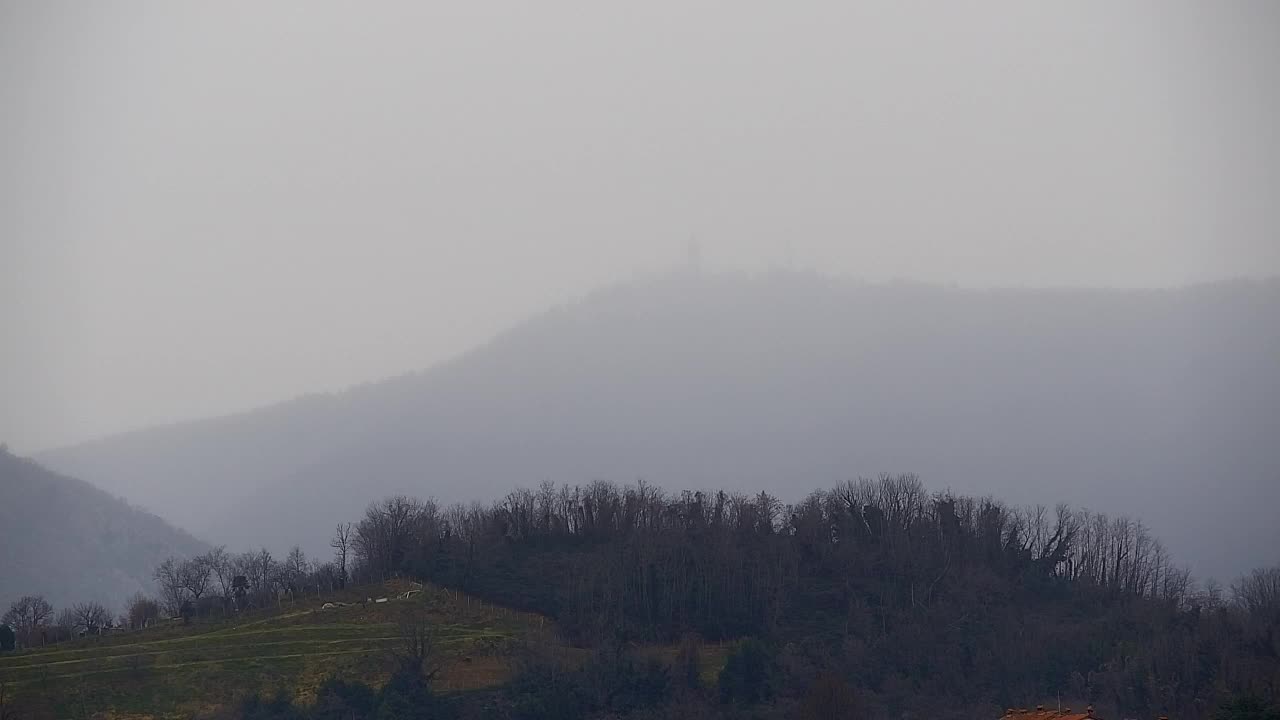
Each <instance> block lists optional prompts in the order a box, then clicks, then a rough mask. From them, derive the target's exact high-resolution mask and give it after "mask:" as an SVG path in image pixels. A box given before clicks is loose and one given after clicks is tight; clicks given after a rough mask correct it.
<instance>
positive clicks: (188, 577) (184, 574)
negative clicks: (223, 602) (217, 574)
mask: <svg viewBox="0 0 1280 720" xmlns="http://www.w3.org/2000/svg"><path fill="white" fill-rule="evenodd" d="M178 577H179V579H180V581H181V583H182V587H183V589H184V590H186V591H187V593H189V594H190V595H191V599H192V600H193V601H194V602H197V603H198V602H200V598H202V597H204V594H205V593H206V592H208V590H209V583H210V581H211V580H212V573H211V572H210V567H209V563H208V562H207V561H206V560H205V558H204V556H199V557H194V558H191V559H190V560H185V561H183V562H182V564H181V565H179V566H178Z"/></svg>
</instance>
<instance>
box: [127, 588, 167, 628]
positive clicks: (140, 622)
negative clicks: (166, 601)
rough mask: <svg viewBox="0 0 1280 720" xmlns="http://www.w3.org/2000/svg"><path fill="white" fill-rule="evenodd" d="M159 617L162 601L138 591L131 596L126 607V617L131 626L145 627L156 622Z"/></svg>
mask: <svg viewBox="0 0 1280 720" xmlns="http://www.w3.org/2000/svg"><path fill="white" fill-rule="evenodd" d="M159 617H160V603H158V602H156V601H155V600H152V599H151V598H149V597H147V596H146V595H143V594H142V593H136V594H134V596H133V597H131V598H129V603H128V605H127V606H126V609H125V618H126V619H127V620H128V624H129V627H132V628H144V627H147V626H148V625H150V624H151V623H153V622H155V621H156V620H157V619H158V618H159Z"/></svg>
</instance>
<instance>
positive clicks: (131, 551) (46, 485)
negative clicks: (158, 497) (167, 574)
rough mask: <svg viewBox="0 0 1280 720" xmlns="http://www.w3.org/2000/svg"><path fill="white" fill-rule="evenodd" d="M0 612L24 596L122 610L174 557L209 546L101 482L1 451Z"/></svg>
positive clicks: (56, 603) (60, 605) (148, 587)
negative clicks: (160, 566) (61, 472)
mask: <svg viewBox="0 0 1280 720" xmlns="http://www.w3.org/2000/svg"><path fill="white" fill-rule="evenodd" d="M0 547H2V548H3V551H0V612H2V611H3V610H6V609H8V607H9V603H11V602H12V601H14V600H16V599H18V598H19V597H21V596H23V595H44V596H45V598H46V599H47V600H48V601H49V602H50V603H52V604H53V606H54V608H59V609H60V608H63V607H67V606H69V605H71V604H73V603H76V602H82V601H88V600H96V601H98V602H101V603H103V604H104V605H105V606H106V607H108V608H109V609H111V610H113V611H114V612H117V613H118V612H119V611H120V610H121V609H122V604H123V602H124V600H125V599H126V598H127V597H128V596H130V595H132V594H133V593H135V592H137V591H139V590H147V591H150V590H151V586H152V582H151V573H152V571H153V570H154V569H155V566H156V565H158V564H159V563H160V561H161V560H163V559H164V558H165V557H166V556H168V555H171V554H174V555H183V556H189V555H193V554H196V553H199V552H203V550H204V549H205V545H204V544H203V543H201V542H200V541H198V540H196V539H195V538H193V537H191V536H190V535H188V534H187V533H185V532H183V531H181V530H178V529H176V528H174V527H173V526H171V525H169V524H168V523H166V522H165V521H163V520H161V519H160V518H158V517H156V516H155V515H151V514H150V513H146V512H143V511H142V510H139V509H137V508H134V507H130V506H129V504H128V503H126V502H125V501H123V500H120V499H118V498H115V497H112V496H111V495H109V494H107V493H105V492H103V491H102V490H99V489H98V488H95V487H93V486H92V485H90V484H89V483H86V482H84V481H82V480H76V479H75V478H70V477H66V476H64V475H59V474H57V473H53V472H50V471H49V470H46V469H44V468H43V467H40V466H39V465H37V464H36V463H34V462H32V461H30V460H25V459H22V458H19V457H15V456H14V455H12V454H10V453H9V452H8V451H6V450H0Z"/></svg>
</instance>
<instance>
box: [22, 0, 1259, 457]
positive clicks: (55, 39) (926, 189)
mask: <svg viewBox="0 0 1280 720" xmlns="http://www.w3.org/2000/svg"><path fill="white" fill-rule="evenodd" d="M1278 69H1280V4H1276V3H1271V2H1254V3H1232V2H1214V3H1204V2H1178V1H1167V2H1135V3H1114V2H1105V1H1098V2H1071V3H1067V2H1062V3H1025V2H988V3H981V4H978V5H976V6H975V5H974V4H943V3H912V2H884V3H875V2H868V3H848V2H806V3H777V2H769V3H754V2H723V3H707V2H697V1H695V0H678V1H670V2H669V1H666V0H661V1H651V2H644V3H625V4H624V3H607V2H598V1H596V2H580V3H567V2H558V1H556V0H548V1H547V2H537V3H530V2H482V1H479V2H455V3H438V2H404V3H395V2H381V3H356V2H351V3H335V2H283V1H282V2H272V3H257V2H218V3H197V2H159V1H157V2H127V1H121V2H113V3H81V2H59V1H50V0H39V1H34V0H33V1H31V2H14V1H13V0H0V343H2V344H0V442H4V443H7V444H8V445H9V446H10V448H11V449H13V450H14V451H16V452H19V453H29V452H34V451H37V450H41V449H45V448H49V447H54V446H58V445H63V444H67V443H73V442H77V441H81V440H84V439H87V438H92V437H96V436H101V435H104V434H108V433H113V432H119V431H123V430H128V429H131V428H137V427H142V426H148V425H153V424H158V423H165V422H171V421H175V420H180V419H188V418H196V417H203V416H208V415H215V414H222V413H227V412H232V411H237V410H242V409H247V408H250V407H255V406H259V405H263V404H268V403H271V402H275V401H279V400H283V399H287V398H290V397H293V396H296V395H298V394H302V393H306V392H314V391H327V390H334V389H339V388H342V387H346V386H350V385H352V384H355V383H360V382H364V381H369V380H375V379H379V378H382V377H386V376H390V375H395V374H399V373H403V372H406V371H411V370H415V369H421V368H425V367H429V366H431V365H432V364H434V363H437V362H440V361H441V360H443V359H447V358H449V357H451V356H454V355H456V354H458V353H459V352H462V351H464V350H466V349H467V348H469V347H471V346H473V345H475V344H477V343H480V342H483V341H484V340H486V339H487V338H489V337H491V336H492V335H494V334H495V333H496V332H499V331H500V330H502V329H503V328H506V327H509V326H511V325H514V324H516V323H518V322H519V321H520V320H521V319H522V318H525V317H527V316H529V315H531V314H534V313H536V312H539V311H541V310H543V309H545V308H547V307H550V306H553V305H556V304H558V303H562V302H565V301H567V300H570V299H572V298H575V297H578V296H580V295H582V294H583V293H585V292H587V291H589V290H591V289H594V288H598V287H601V286H606V285H609V284H611V283H614V282H617V281H620V280H626V279H628V278H631V277H633V276H635V275H637V274H641V273H652V272H655V271H661V270H663V269H666V268H671V267H677V266H680V265H681V264H683V263H685V262H687V258H688V256H689V254H690V248H691V247H696V248H697V254H698V255H700V257H701V258H702V262H703V263H705V264H706V265H707V266H710V267H714V268H719V269H725V270H737V271H747V272H754V271H760V270H766V269H770V268H778V267H793V268H799V269H809V270H818V271H821V272H825V273H832V274H837V275H848V276H852V277H858V278H862V279H866V280H871V281H886V280H893V279H912V280H919V281H925V282H933V283H944V284H958V285H961V286H967V287H989V286H1008V285H1017V286H1108V287H1152V286H1158V287H1164V286H1177V285H1183V284H1189V283H1198V282H1208V281H1215V280H1221V279H1225V278H1234V277H1241V276H1248V277H1263V276H1273V275H1277V274H1280V133H1277V132H1275V128H1277V127H1280V82H1277V81H1276V73H1277V70H1278Z"/></svg>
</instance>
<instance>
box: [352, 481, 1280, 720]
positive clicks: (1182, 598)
mask: <svg viewBox="0 0 1280 720" xmlns="http://www.w3.org/2000/svg"><path fill="white" fill-rule="evenodd" d="M353 547H354V550H355V557H356V559H357V564H356V567H357V573H358V574H362V575H363V576H365V577H368V578H377V577H382V576H387V575H390V574H394V573H398V572H405V573H409V574H411V575H413V576H415V577H421V578H427V579H431V580H433V581H435V582H438V583H442V584H445V585H449V586H454V587H458V588H462V589H465V590H467V591H468V592H471V593H475V594H478V595H480V596H482V597H486V598H491V599H492V600H494V601H495V602H501V603H505V604H510V605H513V606H516V607H522V608H527V609H531V610H536V611H539V612H543V613H546V614H548V615H550V616H552V617H554V618H556V619H557V620H558V621H559V622H560V624H561V627H562V628H563V630H564V631H565V632H566V633H567V634H568V635H569V636H570V637H571V638H572V639H574V640H575V641H577V642H581V643H585V644H591V645H600V644H610V643H612V644H625V643H627V642H629V641H645V640H671V639H676V638H680V637H686V636H696V637H700V638H702V639H705V640H721V639H737V638H744V637H755V638H760V639H762V640H763V641H764V642H765V645H766V647H768V648H769V653H770V663H773V664H776V665H777V666H778V667H779V668H780V670H779V672H784V673H788V672H789V673H793V674H795V675H796V676H797V677H794V678H789V679H787V680H786V681H784V682H781V683H779V685H778V687H779V688H792V689H803V688H807V687H809V686H810V685H811V684H812V683H814V682H816V681H817V680H818V677H819V676H820V675H821V674H823V673H835V674H836V676H838V677H839V678H840V679H841V681H842V682H844V683H847V684H848V685H849V686H850V687H852V688H854V689H855V691H856V692H857V693H858V695H859V696H860V697H861V698H862V699H863V703H864V708H865V709H866V711H867V712H869V713H870V714H871V715H872V716H877V717H901V716H914V715H920V714H923V713H930V714H943V715H957V716H971V714H972V712H973V710H974V709H975V708H987V709H989V711H990V712H991V713H996V712H997V711H998V709H999V708H1002V707H1008V706H1031V705H1035V704H1036V703H1037V702H1042V701H1043V700H1044V699H1046V698H1053V697H1064V698H1073V699H1074V701H1075V702H1077V703H1080V704H1083V703H1093V704H1095V705H1098V706H1099V707H1106V708H1109V709H1111V710H1113V711H1114V712H1115V713H1118V714H1120V715H1122V716H1124V717H1142V716H1154V715H1157V714H1165V715H1169V716H1177V717H1203V716H1206V715H1207V714H1209V713H1210V712H1211V711H1212V710H1213V709H1214V708H1216V707H1217V704H1218V703H1219V702H1221V701H1222V700H1224V699H1226V698H1228V697H1229V696H1231V695H1232V694H1238V693H1246V694H1257V695H1259V696H1263V697H1271V698H1274V697H1277V696H1278V695H1280V570H1265V571H1263V570H1260V571H1257V572H1256V573H1254V574H1253V575H1251V576H1249V577H1246V578H1244V579H1242V580H1241V581H1239V582H1238V583H1236V585H1235V586H1234V588H1233V597H1232V598H1228V597H1227V595H1226V594H1225V593H1224V592H1223V590H1222V589H1220V588H1218V587H1217V586H1216V585H1215V584H1213V583H1209V584H1208V585H1207V586H1205V587H1197V586H1196V585H1195V584H1194V583H1193V582H1192V579H1191V577H1190V575H1189V573H1188V572H1187V571H1186V570H1185V569H1182V568H1180V567H1178V566H1177V565H1176V564H1175V563H1174V561H1173V560H1172V558H1170V557H1169V554H1168V553H1167V552H1166V551H1165V550H1164V548H1163V547H1162V546H1161V544H1160V543H1159V541H1158V540H1156V539H1155V538H1153V537H1152V536H1151V535H1150V534H1149V533H1148V531H1147V530H1146V529H1145V528H1144V527H1143V525H1142V524H1141V523H1140V522H1138V521H1135V520H1133V519H1130V518H1127V517H1108V516H1107V515H1104V514H1098V513H1089V512H1083V511H1074V510H1071V509H1069V508H1067V507H1065V506H1059V507H1057V508H1054V509H1053V510H1048V509H1046V508H1043V507H1035V508H1011V507H1006V506H1004V505H1002V504H1001V503H999V502H997V501H994V500H991V499H975V498H970V497H963V496H956V495H952V494H946V493H943V494H930V493H929V492H927V491H926V490H925V488H924V487H923V486H922V484H921V482H920V481H919V480H918V479H917V478H916V477H915V476H911V475H903V476H882V477H880V478H879V479H877V480H873V481H868V480H861V481H858V482H850V483H846V484H843V485H841V486H839V487H836V488H834V489H831V490H828V491H824V492H817V493H814V494H812V495H810V496H809V497H808V498H807V499H805V500H804V501H803V502H801V503H798V504H795V505H792V506H784V505H783V504H781V503H779V502H778V501H777V500H776V499H774V498H772V497H770V496H769V495H767V494H760V495H756V496H753V497H748V496H743V495H733V494H726V493H723V492H721V493H714V494H706V493H699V492H686V493H682V494H679V495H675V496H672V495H668V494H667V493H664V492H663V491H661V490H659V489H657V488H654V487H652V486H646V485H643V484H639V485H634V486H628V487H618V486H615V485H612V484H608V483H603V482H599V483H593V484H591V485H589V486H586V487H568V486H561V487H556V486H554V485H551V484H544V485H542V486H541V487H539V488H538V489H537V490H521V491H517V492H514V493H512V494H510V495H509V496H508V497H507V498H506V499H505V500H503V501H502V502H500V503H497V504H495V505H493V506H491V507H482V506H478V505H471V506H454V507H451V508H447V509H446V508H439V507H437V506H436V505H435V504H434V503H432V502H429V501H425V502H424V501H417V500H413V499H409V498H404V497H395V498H391V499H387V500H384V501H382V502H379V503H376V504H374V505H373V506H371V507H370V508H369V509H368V511H367V513H366V515H365V517H364V518H363V519H362V520H361V521H360V523H359V524H358V525H357V526H356V527H355V535H354V545H353ZM949 709H952V710H954V712H952V711H949ZM958 709H963V710H958ZM993 716H994V715H993Z"/></svg>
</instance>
